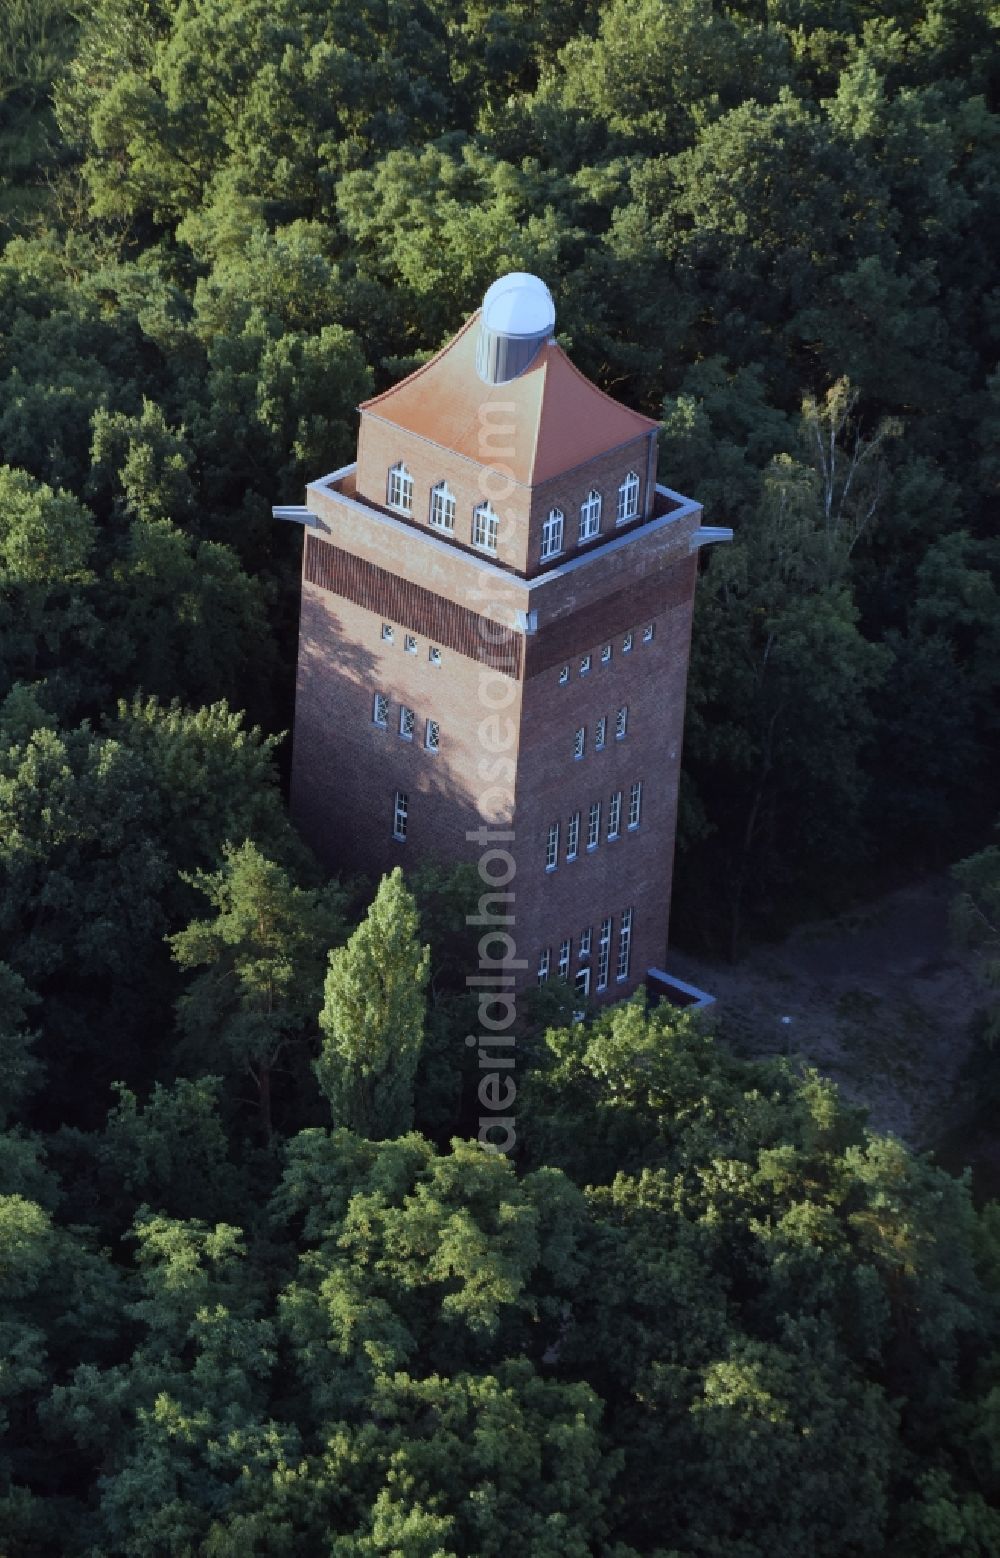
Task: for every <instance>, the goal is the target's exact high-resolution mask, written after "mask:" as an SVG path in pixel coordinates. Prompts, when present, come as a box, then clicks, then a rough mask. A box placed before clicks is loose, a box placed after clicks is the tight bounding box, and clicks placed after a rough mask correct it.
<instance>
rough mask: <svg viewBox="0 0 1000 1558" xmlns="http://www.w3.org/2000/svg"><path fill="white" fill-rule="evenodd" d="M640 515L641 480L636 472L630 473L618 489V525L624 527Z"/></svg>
mask: <svg viewBox="0 0 1000 1558" xmlns="http://www.w3.org/2000/svg"><path fill="white" fill-rule="evenodd" d="M638 513H639V478H638V476H637V475H636V474H635V471H629V473H628V475H627V476H626V478H625V480H624V481H623V482H622V484H621V486H620V487H619V488H618V523H619V525H624V524H626V523H627V522H628V520H630V519H635V518H636V517H637V515H638Z"/></svg>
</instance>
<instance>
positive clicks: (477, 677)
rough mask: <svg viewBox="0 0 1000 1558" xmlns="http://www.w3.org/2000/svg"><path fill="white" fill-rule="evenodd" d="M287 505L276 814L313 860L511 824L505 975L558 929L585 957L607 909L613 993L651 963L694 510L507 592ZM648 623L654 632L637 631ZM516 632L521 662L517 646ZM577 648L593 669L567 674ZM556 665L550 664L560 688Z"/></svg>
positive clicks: (383, 535) (365, 856)
mask: <svg viewBox="0 0 1000 1558" xmlns="http://www.w3.org/2000/svg"><path fill="white" fill-rule="evenodd" d="M390 463H391V462H390ZM449 479H450V477H449ZM587 480H588V478H587V477H586V476H585V477H584V478H583V481H584V488H585V490H586V483H587ZM453 485H454V483H453ZM309 500H310V507H311V508H313V509H314V511H315V512H316V513H317V514H318V516H319V531H318V533H314V534H310V535H309V536H308V538H307V544H306V546H305V548H304V560H303V584H302V605H301V622H300V641H299V661H298V682H297V699H296V713H295V729H294V745H293V759H292V805H293V811H294V815H295V817H296V819H297V821H298V822H299V825H300V826H301V828H302V830H303V832H304V834H305V836H306V837H307V839H308V840H309V841H310V843H312V844H313V846H314V847H315V848H316V850H317V852H318V853H319V854H320V856H321V857H322V858H323V859H324V861H325V862H326V863H327V864H328V865H329V866H330V867H331V868H332V869H336V870H341V871H345V870H348V871H365V872H367V873H370V874H372V875H377V874H379V873H381V872H382V871H385V870H388V869H390V868H391V867H392V865H394V864H396V863H401V864H403V865H404V866H406V865H412V864H414V863H415V862H416V861H417V860H419V859H421V858H435V859H441V860H445V861H448V860H459V859H472V860H475V859H477V858H478V855H479V849H478V847H477V846H476V845H475V844H472V843H469V842H468V841H467V839H466V837H465V834H466V831H467V830H471V829H473V828H476V827H478V826H479V825H480V823H481V822H482V821H483V820H484V818H485V820H488V821H490V822H493V823H494V824H495V825H499V826H502V825H504V824H509V822H510V820H511V817H512V816H513V820H514V832H515V840H514V844H513V852H514V856H515V861H516V866H517V874H516V877H515V880H514V889H515V919H516V924H515V936H516V939H517V942H518V949H519V952H520V954H521V955H522V956H523V957H525V958H526V959H527V961H528V964H529V966H528V968H527V970H526V971H525V972H524V973H523V974H522V975H521V979H522V981H523V982H524V983H533V982H534V979H535V970H536V967H537V958H538V953H539V950H540V949H541V948H542V947H543V946H548V947H550V948H551V951H552V958H553V970H554V968H555V960H556V957H557V953H558V946H559V943H560V941H561V940H562V939H563V938H564V937H566V936H569V937H571V938H572V940H573V945H574V960H573V965H572V971H573V972H575V970H576V967H577V966H578V962H577V956H576V953H577V948H578V944H579V934H580V931H581V930H583V929H584V928H585V927H586V926H588V925H589V926H591V927H592V930H593V942H594V945H593V953H592V957H591V966H592V967H593V968H595V969H596V952H597V937H598V931H599V925H600V921H601V919H602V918H603V917H604V916H605V915H609V914H610V915H612V916H613V917H614V922H615V940H614V944H613V946H612V969H611V979H610V983H609V988H608V991H607V993H606V998H607V999H612V1000H614V999H619V998H620V997H621V996H622V995H623V994H625V993H628V992H629V991H631V990H632V989H634V988H635V987H636V986H637V985H638V984H639V983H641V981H642V979H643V978H644V975H645V970H646V968H647V967H648V966H650V965H651V964H657V965H662V963H663V958H664V951H665V944H666V937H667V925H668V919H669V904H670V876H671V869H672V859H673V845H674V831H675V825H676V808H677V784H678V776H679V770H680V753H681V739H682V732H683V717H684V697H685V688H686V679H687V665H688V652H689V637H690V627H691V609H692V601H693V592H694V586H695V576H696V559H695V557H694V556H692V555H690V554H689V544H690V536H691V533H692V531H693V529H694V528H695V526H696V525H697V522H698V515H697V513H691V514H687V515H684V516H683V517H681V518H680V519H678V520H677V522H676V523H674V522H670V523H667V524H666V525H664V526H662V527H660V528H659V529H657V530H656V531H654V532H647V533H646V534H642V533H641V532H639V533H636V534H635V536H634V538H629V539H627V540H625V544H624V545H622V546H619V547H616V548H615V549H614V550H612V551H610V552H607V553H606V554H603V555H599V556H595V558H594V560H593V561H592V562H587V563H583V564H581V565H579V566H577V567H575V568H572V569H570V570H569V571H565V570H564V571H563V572H562V573H558V574H553V575H552V577H551V578H546V579H545V580H544V582H543V581H541V580H540V581H539V582H538V584H537V585H536V586H535V588H534V589H533V590H532V591H531V592H530V595H529V591H528V589H527V585H526V584H525V583H524V582H523V581H519V580H518V579H517V578H516V576H514V575H513V574H506V575H504V574H500V573H498V572H497V570H496V569H493V570H490V569H488V568H484V566H483V565H482V564H481V563H480V562H479V561H478V560H476V559H473V558H471V557H469V556H468V555H467V554H463V553H462V552H460V551H459V550H458V549H457V548H453V547H449V546H441V545H430V544H428V539H429V537H428V535H424V534H420V533H417V532H416V531H415V530H414V531H411V530H408V529H404V528H402V527H400V526H393V525H390V524H387V523H386V522H385V520H384V519H382V518H380V517H379V515H378V514H377V513H375V512H374V511H369V510H366V509H364V508H360V507H358V506H357V505H356V504H354V505H352V504H351V503H349V502H347V501H345V500H344V499H341V498H340V497H339V496H338V494H337V493H336V491H330V490H329V489H322V490H321V489H319V488H316V487H313V488H311V489H310V493H309ZM429 534H430V535H436V534H437V533H436V532H430V533H429ZM623 539H624V538H623ZM529 606H530V607H531V608H532V609H535V608H537V610H538V619H539V631H538V633H537V634H536V635H530V636H529V637H528V638H527V639H522V637H521V635H520V634H519V633H517V632H515V631H513V623H514V619H515V615H516V612H518V611H523V610H525V609H527V608H528V607H529ZM484 615H485V616H487V617H489V618H491V619H492V620H490V622H489V623H488V633H489V636H491V637H494V638H496V637H498V636H499V637H500V638H501V639H502V641H503V643H504V644H505V645H507V646H510V645H514V646H515V648H514V653H513V655H512V657H511V660H510V664H509V666H508V670H509V671H510V673H511V674H509V675H501V674H500V673H499V672H498V671H497V670H495V669H491V668H490V666H489V665H487V664H484V663H483V657H482V655H481V653H480V649H481V646H482V645H485V644H486V639H485V638H484V637H483V636H482V619H483V617H484ZM383 621H389V622H391V623H392V624H393V625H394V627H395V629H396V633H395V641H394V643H393V644H392V645H388V644H386V643H385V642H384V641H383V640H382V637H381V628H382V622H383ZM650 622H652V623H653V624H654V629H655V633H654V638H653V641H652V643H651V644H643V642H642V629H643V628H644V627H645V626H647V625H648V624H649V623H650ZM498 624H499V628H498ZM629 629H631V630H632V631H633V634H634V640H633V649H632V651H631V653H630V654H628V655H626V654H624V653H623V652H622V642H621V641H622V637H623V635H624V633H625V632H626V631H628V630H629ZM407 631H410V632H414V633H415V634H416V635H417V638H418V645H417V653H416V654H415V655H408V654H406V653H405V651H404V649H403V635H404V633H405V632H407ZM609 641H610V642H611V644H612V649H613V653H612V658H611V662H610V664H608V665H602V663H601V660H600V650H601V646H602V644H603V643H605V642H609ZM432 643H433V644H436V645H438V647H440V648H441V649H442V654H443V664H442V665H441V666H440V667H435V666H433V665H431V663H430V661H429V659H428V653H427V652H428V649H429V648H430V646H431V644H432ZM522 644H523V645H524V649H525V650H526V662H527V663H526V665H524V664H523V663H522V661H521V660H520V659H519V657H518V651H519V650H520V649H521V646H522ZM586 651H589V652H590V653H591V654H592V656H593V667H592V670H591V672H590V674H589V675H588V676H585V677H581V676H580V674H579V659H580V656H581V655H582V654H583V653H584V652H586ZM563 663H568V664H569V665H570V667H571V677H570V680H569V682H568V684H567V685H565V686H560V685H559V682H558V673H559V667H560V666H561V665H562V664H563ZM375 691H380V692H383V693H384V694H385V695H386V696H387V697H388V699H389V702H390V708H389V719H388V728H387V729H385V730H382V729H379V728H378V727H376V726H375V725H374V724H373V723H372V702H373V696H374V693H375ZM402 704H405V705H406V706H407V707H409V708H412V709H413V710H414V712H415V715H416V729H415V732H414V739H413V741H412V742H407V741H404V740H403V739H401V737H400V736H399V734H398V718H399V708H400V706H401V705H402ZM498 704H499V705H501V706H499V707H498V706H497V705H498ZM622 704H628V707H629V728H628V735H627V736H626V738H625V740H624V741H622V742H616V740H615V738H614V719H615V713H616V711H617V709H618V708H619V707H620V706H621V705H622ZM601 715H606V716H607V718H608V729H609V739H608V741H607V744H606V747H605V750H604V751H602V752H597V751H595V750H594V726H595V724H596V721H597V719H598V718H599V717H600V716H601ZM427 718H433V719H435V720H437V721H438V723H439V725H440V730H441V750H440V752H439V753H437V754H431V753H429V752H427V751H426V750H425V748H424V745H423V741H424V725H425V721H426V719H427ZM580 724H584V725H586V727H587V752H586V756H585V757H584V758H583V759H582V760H581V761H579V762H577V761H575V760H574V759H573V756H572V738H573V732H574V730H575V729H576V727H577V726H578V725H580ZM515 775H516V790H515ZM635 779H640V780H641V781H642V783H643V814H642V823H641V826H640V828H639V830H638V831H637V832H635V833H631V834H630V833H629V832H628V830H627V805H628V792H629V788H630V786H631V784H632V782H633V781H634V780H635ZM396 789H401V790H404V791H405V792H406V793H407V794H408V796H409V797H410V817H409V834H408V839H407V842H406V843H405V844H399V843H397V842H395V841H394V840H393V839H392V836H391V832H392V803H393V796H394V792H395V790H396ZM618 789H620V790H621V791H622V792H623V801H622V807H623V816H622V830H621V836H620V837H619V838H618V839H617V840H615V841H611V842H609V841H608V839H607V820H608V802H609V799H610V796H611V794H612V792H613V791H615V790H618ZM597 799H599V800H600V801H601V806H602V819H601V842H600V844H599V846H598V848H597V850H595V851H594V852H593V853H591V854H588V852H587V850H586V817H587V810H588V808H589V805H590V803H591V801H592V800H597ZM515 802H516V805H515ZM576 810H578V811H580V813H581V848H580V852H579V856H578V858H577V860H575V861H573V862H567V861H566V860H565V847H566V827H567V822H568V819H569V816H570V815H571V813H572V812H573V811H576ZM554 821H558V822H559V823H560V858H559V865H558V867H557V869H556V871H555V872H553V873H551V874H549V873H546V871H545V865H544V858H545V841H546V835H547V831H548V826H549V824H550V822H554ZM626 907H631V908H632V909H633V915H634V918H633V956H632V964H631V972H630V977H629V979H628V981H627V982H626V983H625V984H624V985H618V984H617V983H616V981H615V977H614V959H615V958H616V957H617V938H618V928H619V925H620V917H621V912H622V910H623V909H624V908H626Z"/></svg>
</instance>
